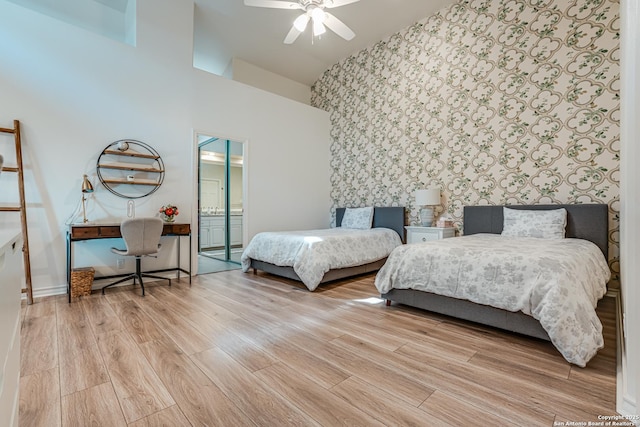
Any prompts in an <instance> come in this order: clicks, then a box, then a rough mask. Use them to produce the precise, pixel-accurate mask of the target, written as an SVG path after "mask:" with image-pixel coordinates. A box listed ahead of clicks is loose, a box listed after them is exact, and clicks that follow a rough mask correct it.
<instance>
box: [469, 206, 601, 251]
mask: <svg viewBox="0 0 640 427" xmlns="http://www.w3.org/2000/svg"><path fill="white" fill-rule="evenodd" d="M503 207H504V206H465V207H464V214H463V215H464V224H463V226H464V234H466V235H468V234H477V233H493V234H500V233H501V232H502V223H503V221H504V219H503V216H502V208H503ZM507 207H508V208H511V209H528V210H550V209H559V208H565V209H566V210H567V227H566V229H565V236H566V237H573V238H577V239H585V240H589V241H591V242H593V243H595V244H596V245H598V247H599V248H600V250H601V251H602V253H603V254H604V256H605V258H606V259H609V258H608V254H609V207H608V206H607V205H605V204H584V205H508V206H507Z"/></svg>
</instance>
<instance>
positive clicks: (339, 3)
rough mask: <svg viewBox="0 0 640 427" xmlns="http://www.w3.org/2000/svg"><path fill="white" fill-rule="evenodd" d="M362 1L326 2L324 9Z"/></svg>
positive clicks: (337, 0)
mask: <svg viewBox="0 0 640 427" xmlns="http://www.w3.org/2000/svg"><path fill="white" fill-rule="evenodd" d="M357 1H360V0H325V2H324V7H326V8H327V9H331V8H334V7H339V6H345V5H347V4H351V3H355V2H357Z"/></svg>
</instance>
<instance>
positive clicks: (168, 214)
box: [160, 204, 179, 222]
mask: <svg viewBox="0 0 640 427" xmlns="http://www.w3.org/2000/svg"><path fill="white" fill-rule="evenodd" d="M160 213H161V214H162V219H164V220H165V221H166V222H173V221H175V220H176V216H177V215H178V214H179V212H178V207H177V206H175V205H171V204H169V205H165V206H163V207H161V208H160Z"/></svg>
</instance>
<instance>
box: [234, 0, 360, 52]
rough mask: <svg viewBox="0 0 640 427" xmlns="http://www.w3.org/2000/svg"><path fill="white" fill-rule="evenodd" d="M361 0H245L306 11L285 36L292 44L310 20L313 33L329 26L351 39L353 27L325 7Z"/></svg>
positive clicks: (285, 39) (319, 33) (250, 2)
mask: <svg viewBox="0 0 640 427" xmlns="http://www.w3.org/2000/svg"><path fill="white" fill-rule="evenodd" d="M357 1H359V0H298V1H297V2H292V1H279V0H244V4H245V5H246V6H254V7H269V8H274V9H292V10H293V9H300V10H303V11H304V12H303V13H302V14H301V15H300V16H298V17H297V18H296V20H295V21H293V26H292V27H291V30H289V33H288V34H287V36H286V37H285V38H284V43H285V44H291V43H293V42H294V41H296V39H297V38H298V36H299V35H300V34H302V33H303V32H304V30H305V29H306V28H307V24H308V23H309V21H311V22H312V25H313V35H314V36H319V35H321V34H324V33H325V32H326V31H327V30H326V27H328V28H329V29H330V30H332V31H333V32H334V33H336V34H337V35H339V36H340V37H342V38H343V39H345V40H351V39H352V38H354V37H355V35H356V34H355V33H354V32H353V31H352V30H351V28H349V27H347V26H346V25H345V24H344V22H342V21H341V20H339V19H338V18H336V17H335V16H333V15H332V14H331V13H329V12H326V11H325V10H324V9H332V8H334V7H338V6H344V5H347V4H350V3H355V2H357Z"/></svg>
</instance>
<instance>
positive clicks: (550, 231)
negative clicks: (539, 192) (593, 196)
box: [502, 208, 567, 239]
mask: <svg viewBox="0 0 640 427" xmlns="http://www.w3.org/2000/svg"><path fill="white" fill-rule="evenodd" d="M503 216H504V223H503V226H502V235H503V236H509V237H539V238H541V239H564V228H565V226H566V225H567V210H566V209H565V208H561V209H552V210H548V211H530V210H521V209H509V208H503Z"/></svg>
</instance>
